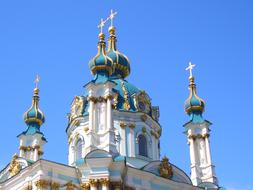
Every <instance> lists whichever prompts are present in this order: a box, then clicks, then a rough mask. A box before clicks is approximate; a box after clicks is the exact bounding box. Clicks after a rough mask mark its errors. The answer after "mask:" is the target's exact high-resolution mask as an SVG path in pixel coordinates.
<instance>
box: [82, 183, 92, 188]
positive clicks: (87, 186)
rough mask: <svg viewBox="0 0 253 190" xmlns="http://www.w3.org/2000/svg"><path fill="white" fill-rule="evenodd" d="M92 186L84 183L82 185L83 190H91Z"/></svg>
mask: <svg viewBox="0 0 253 190" xmlns="http://www.w3.org/2000/svg"><path fill="white" fill-rule="evenodd" d="M89 189H90V184H89V183H82V184H81V190H89Z"/></svg>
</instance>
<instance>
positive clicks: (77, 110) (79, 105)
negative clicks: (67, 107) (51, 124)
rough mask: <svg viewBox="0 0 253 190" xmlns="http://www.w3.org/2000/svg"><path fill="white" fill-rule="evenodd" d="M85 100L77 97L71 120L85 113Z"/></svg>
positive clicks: (72, 107)
mask: <svg viewBox="0 0 253 190" xmlns="http://www.w3.org/2000/svg"><path fill="white" fill-rule="evenodd" d="M83 106H84V98H83V97H81V96H75V98H74V100H73V102H72V105H71V111H70V120H73V119H74V118H76V117H79V116H81V115H82V113H83Z"/></svg>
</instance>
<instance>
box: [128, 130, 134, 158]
mask: <svg viewBox="0 0 253 190" xmlns="http://www.w3.org/2000/svg"><path fill="white" fill-rule="evenodd" d="M129 130H130V132H129V149H130V150H129V152H130V155H129V156H130V157H135V140H134V129H133V127H129Z"/></svg>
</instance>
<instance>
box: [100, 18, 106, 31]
mask: <svg viewBox="0 0 253 190" xmlns="http://www.w3.org/2000/svg"><path fill="white" fill-rule="evenodd" d="M106 21H107V20H104V19H102V18H101V20H100V23H99V25H98V28H100V33H103V27H104V26H105V23H106Z"/></svg>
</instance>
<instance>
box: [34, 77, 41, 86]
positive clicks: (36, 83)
mask: <svg viewBox="0 0 253 190" xmlns="http://www.w3.org/2000/svg"><path fill="white" fill-rule="evenodd" d="M39 82H40V76H39V75H37V76H36V79H35V81H34V83H35V88H38V84H39Z"/></svg>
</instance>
